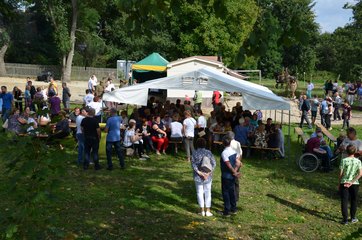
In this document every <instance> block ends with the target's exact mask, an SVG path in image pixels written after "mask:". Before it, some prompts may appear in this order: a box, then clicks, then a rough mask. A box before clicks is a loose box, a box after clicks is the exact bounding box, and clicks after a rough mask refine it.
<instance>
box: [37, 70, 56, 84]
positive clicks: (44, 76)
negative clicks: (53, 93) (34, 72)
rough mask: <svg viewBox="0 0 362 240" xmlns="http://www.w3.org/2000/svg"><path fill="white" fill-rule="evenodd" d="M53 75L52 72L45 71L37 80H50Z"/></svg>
mask: <svg viewBox="0 0 362 240" xmlns="http://www.w3.org/2000/svg"><path fill="white" fill-rule="evenodd" d="M51 77H53V74H52V72H50V71H43V72H41V73H40V74H39V75H38V76H37V78H36V79H37V81H43V82H50V78H51Z"/></svg>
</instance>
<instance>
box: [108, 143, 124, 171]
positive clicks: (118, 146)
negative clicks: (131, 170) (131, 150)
mask: <svg viewBox="0 0 362 240" xmlns="http://www.w3.org/2000/svg"><path fill="white" fill-rule="evenodd" d="M112 147H114V149H115V150H116V154H117V156H118V159H119V165H120V166H121V167H122V168H124V154H123V151H122V149H121V142H120V141H116V142H106V155H107V165H108V168H113V163H112Z"/></svg>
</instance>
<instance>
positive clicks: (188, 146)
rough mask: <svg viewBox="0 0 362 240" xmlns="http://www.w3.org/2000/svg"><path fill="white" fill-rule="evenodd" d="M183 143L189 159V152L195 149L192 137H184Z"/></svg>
mask: <svg viewBox="0 0 362 240" xmlns="http://www.w3.org/2000/svg"><path fill="white" fill-rule="evenodd" d="M184 143H185V149H186V155H187V159H191V154H192V153H193V152H194V151H195V149H194V138H193V137H190V138H188V137H185V139H184ZM190 150H191V153H190Z"/></svg>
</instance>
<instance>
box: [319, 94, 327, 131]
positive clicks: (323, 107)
mask: <svg viewBox="0 0 362 240" xmlns="http://www.w3.org/2000/svg"><path fill="white" fill-rule="evenodd" d="M319 113H320V115H321V124H322V125H323V126H326V121H325V119H326V114H327V113H328V104H327V99H326V98H325V99H323V101H322V102H321V105H320V108H319Z"/></svg>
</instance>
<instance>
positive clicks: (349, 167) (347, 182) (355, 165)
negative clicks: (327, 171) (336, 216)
mask: <svg viewBox="0 0 362 240" xmlns="http://www.w3.org/2000/svg"><path fill="white" fill-rule="evenodd" d="M346 152H347V154H348V157H346V158H344V159H342V161H341V164H340V166H339V169H340V173H339V186H338V187H339V190H340V193H341V209H342V216H343V220H342V222H341V223H342V224H343V225H347V224H348V200H349V199H350V201H351V203H350V204H351V206H350V207H351V208H350V214H351V223H356V222H358V219H357V218H356V212H357V199H358V196H357V195H358V187H359V182H358V179H359V178H360V177H361V176H362V164H361V161H360V160H359V159H357V158H355V157H354V154H355V153H356V147H355V146H354V145H351V144H350V145H348V146H347V149H346Z"/></svg>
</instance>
